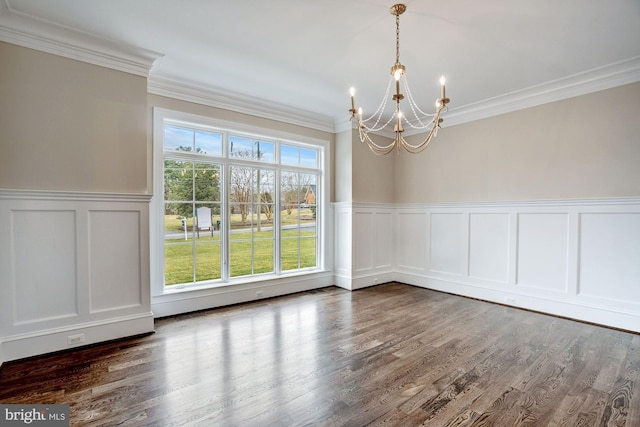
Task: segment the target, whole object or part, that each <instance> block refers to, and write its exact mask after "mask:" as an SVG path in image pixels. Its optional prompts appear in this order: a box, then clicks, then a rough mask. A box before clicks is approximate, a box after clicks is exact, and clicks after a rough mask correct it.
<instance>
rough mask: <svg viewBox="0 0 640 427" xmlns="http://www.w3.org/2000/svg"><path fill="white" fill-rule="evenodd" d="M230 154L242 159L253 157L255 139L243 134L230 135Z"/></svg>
mask: <svg viewBox="0 0 640 427" xmlns="http://www.w3.org/2000/svg"><path fill="white" fill-rule="evenodd" d="M229 155H230V156H231V157H237V158H240V159H247V160H250V159H253V158H254V155H253V140H252V139H249V138H244V137H241V136H235V135H230V136H229Z"/></svg>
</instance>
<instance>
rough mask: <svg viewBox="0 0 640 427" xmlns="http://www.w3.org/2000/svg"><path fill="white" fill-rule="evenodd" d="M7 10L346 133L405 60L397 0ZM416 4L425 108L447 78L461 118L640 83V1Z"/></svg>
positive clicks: (230, 0) (196, 83)
mask: <svg viewBox="0 0 640 427" xmlns="http://www.w3.org/2000/svg"><path fill="white" fill-rule="evenodd" d="M0 1H2V0H0ZM4 1H5V2H6V5H2V6H3V8H4V9H5V14H6V15H7V16H9V15H10V17H11V18H12V19H14V20H15V21H16V22H17V18H20V19H23V21H21V22H27V23H29V22H31V23H36V22H38V23H45V24H47V25H49V24H53V25H54V26H56V27H58V26H62V27H61V28H62V29H64V30H69V29H72V30H78V31H81V32H82V33H85V34H84V35H87V34H86V33H89V34H90V35H94V36H98V37H100V38H104V39H109V40H112V41H115V42H117V43H118V44H120V43H122V44H126V45H131V46H136V47H139V48H144V49H146V50H149V51H153V52H158V53H159V54H161V57H160V59H158V60H157V61H156V63H155V65H154V67H153V69H152V70H151V74H150V80H153V79H158V80H163V79H170V80H171V81H176V82H181V83H186V84H189V85H190V86H192V87H202V88H206V89H207V90H209V91H213V92H220V93H224V94H226V95H228V96H232V97H233V96H237V97H239V98H242V99H245V100H247V99H249V100H251V99H255V100H256V102H261V103H264V104H265V105H270V104H273V105H281V106H282V105H284V106H288V107H292V108H295V109H300V111H303V112H308V113H313V114H318V115H320V116H324V117H326V118H329V119H331V120H333V121H334V123H336V125H337V124H338V123H341V122H344V121H345V120H346V119H347V110H348V108H350V103H349V96H348V89H349V87H350V86H355V87H356V88H357V91H358V92H357V94H358V95H357V99H358V103H359V104H360V105H362V106H363V107H364V108H365V110H366V109H367V108H368V109H369V110H372V109H375V108H376V107H377V105H378V104H379V102H380V98H381V97H382V95H383V94H384V90H385V88H386V84H387V80H388V76H389V75H388V73H389V68H390V67H391V65H393V63H394V61H395V21H394V16H393V15H391V14H390V13H389V8H390V6H391V5H392V4H393V0H391V1H390V0H269V1H258V0H181V1H176V0H46V1H44V0H4ZM405 4H407V12H406V13H405V14H403V15H402V16H401V18H400V60H401V62H402V63H403V64H404V65H405V66H406V67H407V79H408V81H409V82H410V84H411V89H412V92H413V95H414V98H416V100H418V103H419V104H421V106H424V109H426V110H432V108H431V106H432V105H433V102H434V101H435V98H436V97H437V96H438V94H439V85H438V78H439V76H440V75H441V74H444V75H445V76H446V77H447V96H449V97H450V98H451V99H452V102H451V104H450V106H451V108H452V113H454V112H455V111H456V110H458V111H463V110H465V109H466V110H474V109H478V108H482V107H479V106H481V105H483V104H490V103H492V102H493V103H495V102H496V100H502V101H500V102H503V103H504V102H511V103H512V104H513V108H517V105H516V104H517V102H515V101H514V100H516V99H521V98H523V97H525V98H526V97H528V98H531V97H536V96H540V94H544V92H545V91H546V92H550V91H552V90H553V89H557V88H558V87H563V88H565V89H566V88H567V87H571V86H572V85H575V84H576V82H581V84H584V82H585V81H588V80H593V81H595V80H602V79H603V78H604V79H605V80H606V79H609V81H608V82H607V83H606V84H605V85H604V86H607V85H608V86H613V85H617V84H623V83H627V82H630V81H638V80H640V0H518V1H515V0H483V1H478V0H475V1H474V0H447V1H424V0H408V1H405ZM26 18H28V20H25V19H26ZM7 19H8V18H5V22H6V21H7ZM22 25H23V26H24V25H25V24H22ZM22 31H28V29H25V28H22ZM76 34H77V33H76ZM87 37H89V36H87ZM614 74H615V78H614V79H612V78H611V76H612V75H614ZM621 75H622V76H621ZM604 86H603V87H604ZM598 88H599V86H597V85H596V86H593V87H592V88H591V89H585V91H589V90H597V89H598ZM569 95H571V93H569ZM507 100H508V101H507ZM525 106H526V105H525ZM274 108H275V107H274ZM445 120H446V119H445ZM445 124H446V121H445Z"/></svg>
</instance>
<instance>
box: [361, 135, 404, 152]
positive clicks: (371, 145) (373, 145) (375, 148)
mask: <svg viewBox="0 0 640 427" xmlns="http://www.w3.org/2000/svg"><path fill="white" fill-rule="evenodd" d="M360 141H362V142H365V143H366V144H367V146H368V147H369V149H370V150H371V151H372V152H373V153H374V154H377V155H385V154H389V153H390V152H391V151H393V149H394V148H395V146H396V140H395V139H394V141H393V142H392V143H391V144H388V145H378V144H376V143H375V142H374V141H373V140H372V139H371V137H370V136H369V134H368V133H366V132H364V131H363V130H362V128H361V129H360Z"/></svg>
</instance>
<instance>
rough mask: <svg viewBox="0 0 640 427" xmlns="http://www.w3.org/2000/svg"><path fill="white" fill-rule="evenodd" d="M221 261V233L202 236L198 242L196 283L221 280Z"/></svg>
mask: <svg viewBox="0 0 640 427" xmlns="http://www.w3.org/2000/svg"><path fill="white" fill-rule="evenodd" d="M220 260H221V258H220V233H215V234H214V235H213V236H211V235H201V236H200V238H199V239H197V241H196V281H197V282H200V281H203V280H215V279H220V278H221V277H222V275H221V272H220V270H221V269H220V265H221V262H220Z"/></svg>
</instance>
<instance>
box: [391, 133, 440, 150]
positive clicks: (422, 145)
mask: <svg viewBox="0 0 640 427" xmlns="http://www.w3.org/2000/svg"><path fill="white" fill-rule="evenodd" d="M436 129H437V126H434V127H433V128H432V129H431V130H430V131H429V133H428V134H427V137H426V138H425V139H424V141H422V142H421V143H420V144H417V145H412V144H409V143H408V142H407V141H406V140H405V139H404V138H403V137H402V136H400V144H401V145H402V147H403V148H404V149H405V150H407V151H408V152H409V153H411V154H418V153H420V152H422V151H424V150H425V149H426V148H427V147H428V146H429V144H430V143H431V141H432V140H433V138H434V137H435V134H436Z"/></svg>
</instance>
